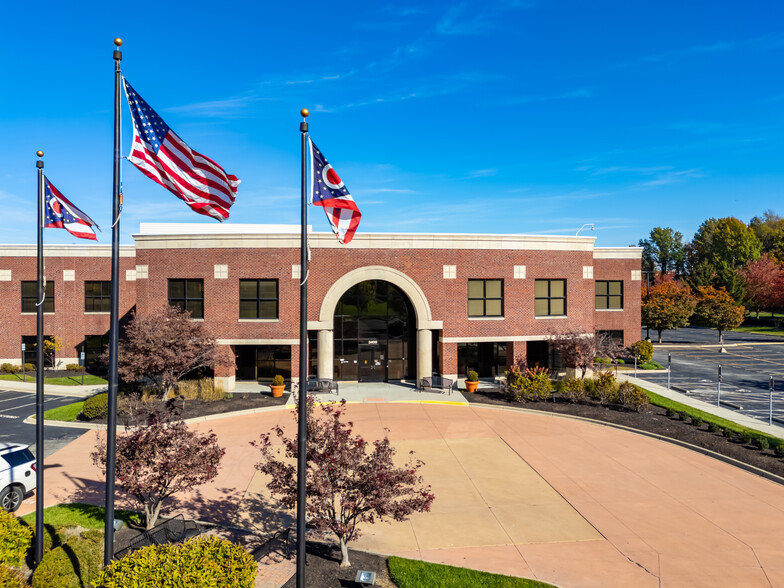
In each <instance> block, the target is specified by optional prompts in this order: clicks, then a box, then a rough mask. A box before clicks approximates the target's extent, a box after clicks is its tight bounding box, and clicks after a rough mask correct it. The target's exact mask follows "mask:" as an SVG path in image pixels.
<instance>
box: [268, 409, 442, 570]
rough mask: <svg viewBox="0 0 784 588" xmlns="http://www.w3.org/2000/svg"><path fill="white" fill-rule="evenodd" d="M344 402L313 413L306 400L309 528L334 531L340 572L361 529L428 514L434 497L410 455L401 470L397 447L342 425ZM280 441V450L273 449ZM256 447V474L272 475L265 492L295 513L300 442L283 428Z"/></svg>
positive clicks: (419, 466) (416, 461) (348, 563)
mask: <svg viewBox="0 0 784 588" xmlns="http://www.w3.org/2000/svg"><path fill="white" fill-rule="evenodd" d="M345 404H346V402H345V400H343V401H341V402H340V404H339V405H334V404H322V405H320V409H319V410H320V413H321V414H320V415H319V416H317V415H316V414H315V411H316V408H315V402H314V400H313V397H309V398H308V400H307V415H308V416H307V431H308V449H307V464H308V468H307V486H306V496H307V516H308V523H309V524H311V525H313V526H314V527H315V528H317V529H319V530H322V531H331V532H332V533H334V534H335V536H336V537H337V538H338V541H339V542H340V551H341V554H342V559H341V562H340V565H341V567H347V566H350V565H351V563H350V562H349V558H348V543H349V541H353V540H354V539H357V538H358V537H359V536H360V534H361V532H360V529H359V528H358V525H360V524H362V523H367V524H372V523H375V522H376V521H377V520H383V519H393V520H395V521H404V520H406V519H408V518H409V516H410V515H411V514H412V513H415V512H425V511H429V510H430V505H431V504H432V503H433V500H434V498H435V496H434V495H433V493H432V492H431V488H430V486H424V485H423V483H422V478H421V476H420V475H419V473H418V471H419V468H421V467H422V466H423V465H424V463H423V462H422V461H421V460H419V459H416V458H415V457H414V452H413V451H412V452H410V454H409V459H408V461H407V463H406V464H405V465H403V466H402V467H397V466H396V465H395V463H394V459H393V458H394V456H395V448H394V447H392V445H391V444H390V442H389V439H388V438H387V437H386V436H385V437H384V438H383V439H380V440H377V441H374V442H373V443H372V450H371V451H370V452H368V448H369V447H370V446H371V444H370V443H368V442H367V441H365V440H364V439H362V437H360V436H359V435H354V433H353V426H354V425H353V423H352V422H350V421H344V420H343V416H344V414H345ZM273 436H274V437H277V438H278V439H279V440H280V441H281V442H282V444H283V445H282V447H280V446H277V447H275V446H273V443H272V439H273ZM254 445H255V446H256V447H258V448H259V449H260V450H261V461H259V463H258V464H256V469H257V470H259V471H260V472H262V473H265V474H267V475H269V476H270V481H269V483H268V484H267V488H269V490H270V491H271V492H272V493H273V494H274V495H277V496H279V497H280V501H281V503H282V504H283V505H284V506H285V507H286V508H290V509H293V508H294V507H295V506H296V503H297V467H296V460H297V456H298V454H299V451H298V446H297V437H296V436H294V437H287V436H286V434H285V432H284V430H283V429H282V428H281V427H276V428H274V429H273V430H272V431H271V432H270V433H266V434H264V435H262V436H261V438H260V440H259V441H258V442H255V443H254Z"/></svg>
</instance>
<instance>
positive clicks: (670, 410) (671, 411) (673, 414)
mask: <svg viewBox="0 0 784 588" xmlns="http://www.w3.org/2000/svg"><path fill="white" fill-rule="evenodd" d="M665 414H666V415H667V416H668V417H674V416H675V411H674V410H672V409H671V408H668V409H667V411H666V413H665Z"/></svg>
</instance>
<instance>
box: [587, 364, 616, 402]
mask: <svg viewBox="0 0 784 588" xmlns="http://www.w3.org/2000/svg"><path fill="white" fill-rule="evenodd" d="M592 398H595V399H596V400H598V401H599V403H600V404H612V403H613V402H617V401H618V382H616V380H615V374H614V373H613V372H612V371H611V370H607V371H605V372H597V374H596V388H595V390H594V392H593V395H592Z"/></svg>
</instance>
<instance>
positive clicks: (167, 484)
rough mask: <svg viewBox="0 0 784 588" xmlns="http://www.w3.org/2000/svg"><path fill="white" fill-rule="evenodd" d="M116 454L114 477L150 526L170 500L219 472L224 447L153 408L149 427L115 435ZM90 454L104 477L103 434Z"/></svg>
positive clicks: (214, 438) (104, 443)
mask: <svg viewBox="0 0 784 588" xmlns="http://www.w3.org/2000/svg"><path fill="white" fill-rule="evenodd" d="M116 453H117V462H116V480H117V482H118V484H119V485H120V487H121V488H122V489H123V490H124V491H125V492H127V493H128V494H129V495H131V496H132V497H133V498H134V499H135V500H136V501H137V502H138V503H139V504H140V505H141V506H142V508H143V509H144V516H145V522H146V525H147V528H148V529H151V528H152V527H154V526H155V522H156V521H157V520H158V516H159V515H160V512H161V507H162V506H163V503H164V502H165V501H166V500H167V499H168V498H170V497H171V496H173V495H174V494H177V493H179V492H184V491H186V490H190V489H192V488H195V487H196V486H200V485H202V484H204V483H206V482H209V481H210V480H212V479H213V478H215V476H217V475H218V468H219V467H220V462H221V459H222V458H223V454H224V450H223V449H221V448H220V447H219V446H218V439H217V436H216V435H215V433H213V432H212V431H210V432H209V433H205V434H199V433H197V432H195V431H193V430H191V429H189V428H188V426H187V425H186V424H185V423H184V422H183V421H182V420H181V419H179V418H178V417H172V415H171V413H168V412H165V411H154V412H153V413H152V414H151V415H150V416H149V420H148V422H147V424H146V425H142V426H136V427H134V428H133V429H132V430H131V431H130V432H129V433H127V434H125V435H119V436H118V437H117V446H116ZM90 457H91V458H92V460H93V463H94V464H95V465H96V466H98V467H99V468H101V469H102V470H103V472H104V475H105V473H106V440H105V439H104V438H103V437H99V439H98V443H97V444H96V447H95V451H94V452H93V453H92V454H91V456H90Z"/></svg>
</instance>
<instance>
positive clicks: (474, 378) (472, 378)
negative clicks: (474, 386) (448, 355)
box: [466, 370, 479, 382]
mask: <svg viewBox="0 0 784 588" xmlns="http://www.w3.org/2000/svg"><path fill="white" fill-rule="evenodd" d="M466 381H467V382H478V381H479V374H477V373H476V372H475V371H473V370H470V371H469V372H468V373H467V374H466Z"/></svg>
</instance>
